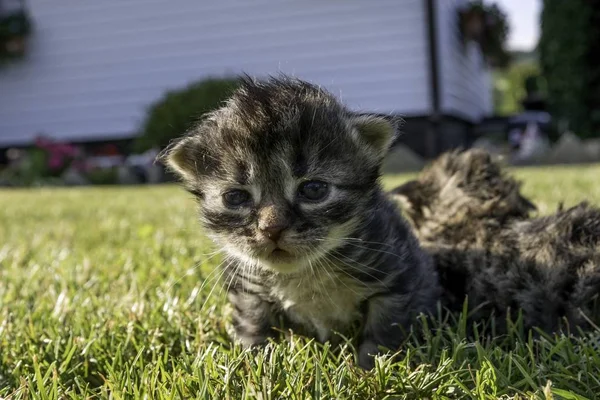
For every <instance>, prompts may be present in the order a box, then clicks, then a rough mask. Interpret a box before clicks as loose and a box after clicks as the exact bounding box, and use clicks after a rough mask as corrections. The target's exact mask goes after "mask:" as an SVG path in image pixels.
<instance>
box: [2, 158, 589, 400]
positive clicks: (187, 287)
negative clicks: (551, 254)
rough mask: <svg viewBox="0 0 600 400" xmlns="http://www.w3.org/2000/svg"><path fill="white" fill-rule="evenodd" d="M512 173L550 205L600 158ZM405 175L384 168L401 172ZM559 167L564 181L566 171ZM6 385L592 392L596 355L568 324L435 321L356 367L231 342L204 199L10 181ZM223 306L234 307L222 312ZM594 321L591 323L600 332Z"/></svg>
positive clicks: (106, 393)
mask: <svg viewBox="0 0 600 400" xmlns="http://www.w3.org/2000/svg"><path fill="white" fill-rule="evenodd" d="M517 174H518V176H519V177H520V178H523V179H524V180H525V185H524V188H523V189H524V191H525V194H526V195H527V196H532V197H533V198H534V200H535V201H536V203H538V204H539V205H540V209H541V211H542V212H544V213H548V212H551V211H554V210H555V209H556V207H557V204H558V203H559V202H560V201H561V200H564V201H565V205H566V206H568V205H570V204H573V203H574V202H575V201H579V200H581V199H583V198H586V199H588V200H590V201H591V202H592V203H595V204H600V186H599V185H598V182H597V181H598V180H597V176H598V174H600V169H599V168H598V167H597V166H596V167H584V168H551V169H547V168H544V169H535V168H529V169H526V170H519V171H517ZM407 178H408V177H407V176H402V177H387V178H385V179H384V184H385V185H386V186H387V187H393V186H395V185H396V184H398V183H400V182H401V181H404V180H406V179H407ZM557 182H561V184H560V185H557ZM0 221H2V223H1V224H0V243H1V246H0V266H1V268H0V282H1V284H0V398H6V399H13V400H19V399H28V398H30V399H59V398H60V399H76V398H77V399H80V398H114V399H122V398H127V399H129V398H157V399H158V398H186V399H187V398H200V399H244V398H246V399H256V398H262V399H306V398H312V399H418V398H423V399H424V398H428V399H444V398H446V399H459V398H469V399H498V398H501V399H510V398H519V399H533V398H544V397H545V398H547V399H550V398H552V397H551V396H552V394H554V398H556V399H558V398H561V397H559V395H560V396H563V395H564V394H566V395H568V396H569V397H567V396H566V395H565V396H564V397H562V398H579V399H585V398H588V399H593V398H596V397H597V393H600V378H599V377H600V355H599V353H598V352H597V351H596V350H595V349H594V347H593V345H594V343H593V342H590V341H589V340H585V339H577V340H575V339H572V340H570V339H568V338H565V337H560V336H556V337H554V336H549V337H542V338H540V339H533V338H530V337H522V336H521V335H520V334H519V333H518V327H515V329H514V330H511V333H510V334H509V335H507V336H505V337H498V338H496V339H494V340H472V339H468V338H466V337H465V334H464V332H465V323H466V322H465V319H464V318H458V320H456V321H454V320H449V321H447V322H444V321H440V322H438V323H436V324H435V325H434V326H433V327H432V328H434V329H432V330H431V331H426V332H427V333H426V335H425V337H424V338H423V339H422V340H417V339H414V338H413V339H411V340H409V341H408V343H406V345H405V346H404V347H403V349H404V352H403V353H402V354H401V355H400V357H399V359H398V360H397V361H394V362H393V361H392V360H390V359H389V358H381V359H379V362H378V366H377V368H376V370H374V371H372V372H368V373H365V372H363V371H361V370H359V369H357V368H356V367H355V363H354V354H353V352H352V349H351V348H350V347H345V348H343V349H342V350H341V351H336V350H334V349H333V348H331V347H329V346H328V345H319V344H316V343H314V342H311V341H308V340H306V339H303V338H300V337H295V338H294V340H293V341H292V342H291V343H281V344H273V345H270V346H269V348H268V349H266V350H260V351H257V352H252V351H244V350H242V349H240V348H239V347H238V346H232V345H230V341H229V339H228V336H227V332H226V324H225V322H224V318H226V316H227V312H228V311H227V308H226V307H225V301H226V296H225V294H224V293H223V290H222V289H221V286H219V285H217V286H215V289H214V290H213V285H214V284H216V283H217V280H218V279H219V271H220V270H219V269H218V264H219V263H220V262H221V261H222V260H221V259H220V257H219V256H217V255H215V254H214V253H212V250H213V249H212V247H211V246H210V245H209V244H208V241H207V239H205V238H204V237H203V235H202V234H201V232H200V230H199V229H198V225H197V219H196V208H195V204H194V200H193V199H192V198H191V197H190V196H187V195H186V194H185V193H184V191H183V190H181V189H180V188H176V187H171V186H155V187H135V188H118V189H115V188H106V187H104V188H86V189H60V190H56V189H43V190H10V191H3V192H1V193H0ZM224 316H225V317H224ZM597 339H598V334H596V340H597Z"/></svg>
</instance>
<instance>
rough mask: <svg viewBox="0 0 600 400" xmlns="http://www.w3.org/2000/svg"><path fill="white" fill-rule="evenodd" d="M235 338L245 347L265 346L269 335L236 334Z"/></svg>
mask: <svg viewBox="0 0 600 400" xmlns="http://www.w3.org/2000/svg"><path fill="white" fill-rule="evenodd" d="M235 340H236V342H238V343H239V344H241V345H242V347H243V348H245V349H253V348H257V347H263V346H265V345H266V344H267V342H268V337H267V336H264V335H248V334H236V336H235Z"/></svg>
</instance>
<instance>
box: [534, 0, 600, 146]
mask: <svg viewBox="0 0 600 400" xmlns="http://www.w3.org/2000/svg"><path fill="white" fill-rule="evenodd" d="M599 24H600V0H569V1H564V0H544V9H543V12H542V27H541V37H540V43H539V51H540V62H541V67H542V72H543V74H544V76H545V78H546V82H547V87H548V95H549V96H548V100H549V105H550V109H551V111H552V113H553V114H554V116H555V117H556V118H555V120H565V121H568V123H569V128H570V129H571V130H573V131H574V132H577V134H578V135H580V136H592V135H600V111H598V110H600V63H599V61H600V60H599V57H600V56H599V53H600V27H599V26H598V25H599Z"/></svg>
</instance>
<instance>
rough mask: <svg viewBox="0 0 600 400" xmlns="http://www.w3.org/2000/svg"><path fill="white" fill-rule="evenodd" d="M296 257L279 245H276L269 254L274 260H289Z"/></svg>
mask: <svg viewBox="0 0 600 400" xmlns="http://www.w3.org/2000/svg"><path fill="white" fill-rule="evenodd" d="M293 259H294V256H293V255H292V254H291V253H289V252H288V251H285V250H283V249H281V248H279V247H276V248H275V249H274V250H273V251H272V252H271V254H269V260H270V261H274V262H289V261H291V260H293Z"/></svg>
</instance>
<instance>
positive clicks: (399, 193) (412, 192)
mask: <svg viewBox="0 0 600 400" xmlns="http://www.w3.org/2000/svg"><path fill="white" fill-rule="evenodd" d="M388 194H389V195H390V197H391V198H392V199H393V200H394V201H396V202H398V203H400V205H401V206H402V207H403V208H411V209H418V208H420V203H421V200H420V199H421V197H422V196H423V193H422V188H421V182H419V181H417V180H412V181H408V182H406V183H404V184H402V185H400V186H398V187H396V188H394V189H392V190H390V191H389V193H388Z"/></svg>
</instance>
